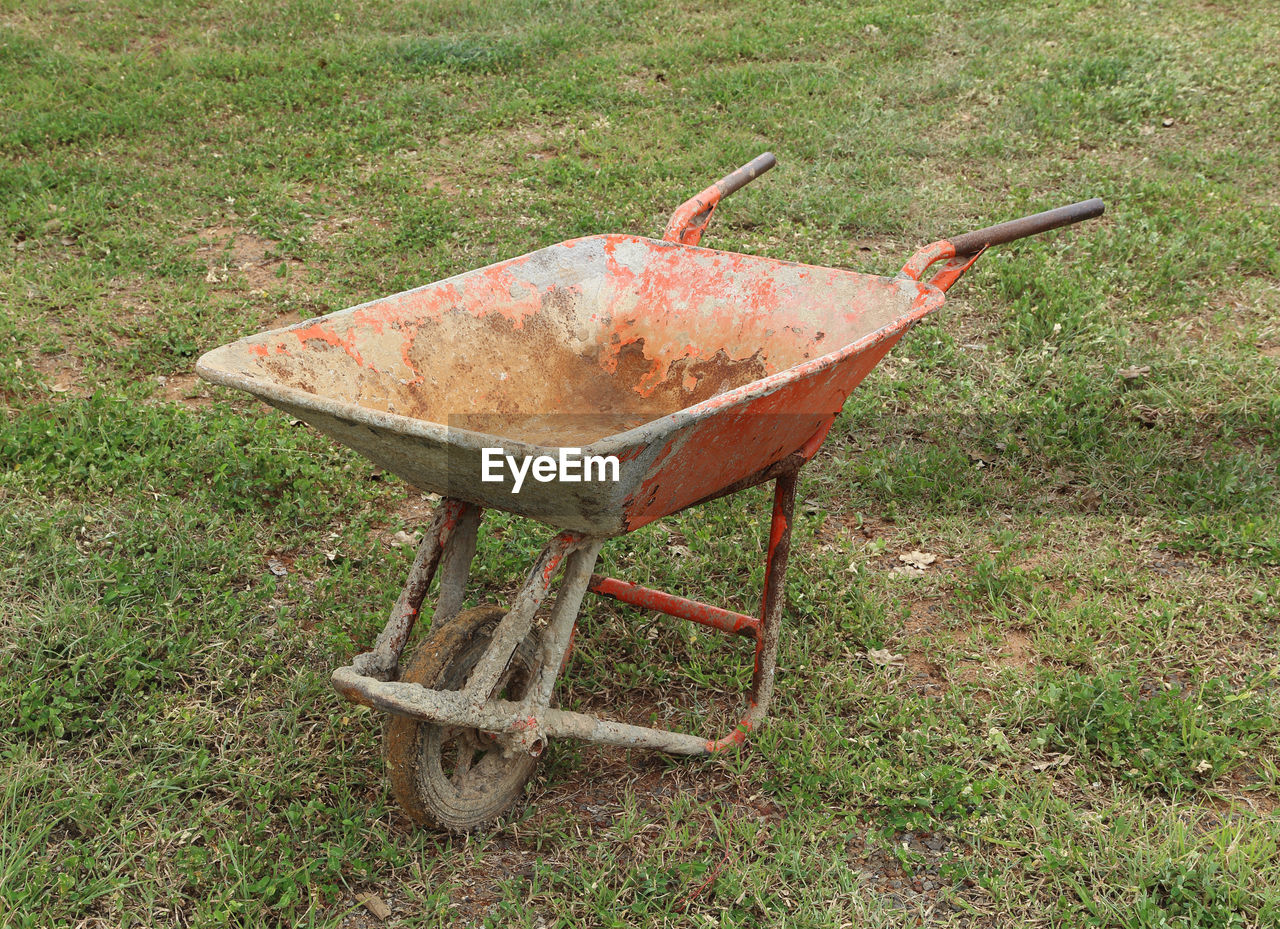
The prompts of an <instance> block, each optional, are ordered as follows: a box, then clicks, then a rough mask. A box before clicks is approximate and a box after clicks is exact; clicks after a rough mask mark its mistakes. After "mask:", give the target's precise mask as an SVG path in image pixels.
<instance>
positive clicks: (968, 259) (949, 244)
mask: <svg viewBox="0 0 1280 929" xmlns="http://www.w3.org/2000/svg"><path fill="white" fill-rule="evenodd" d="M1104 209H1105V207H1104V206H1103V203H1102V201H1101V200H1099V199H1098V198H1097V197H1094V198H1093V199H1092V200H1081V201H1080V202H1079V203H1073V204H1071V205H1070V206H1060V207H1058V208H1057V209H1056V210H1046V211H1045V212H1043V213H1035V214H1033V215H1031V216H1024V217H1022V219H1011V220H1009V222H1007V223H998V224H997V225H994V226H988V227H987V228H986V229H978V230H976V231H974V232H966V233H964V234H963V235H958V236H956V237H955V238H953V239H939V240H938V241H937V242H931V243H930V244H928V245H926V246H925V247H924V248H922V249H920V251H918V252H916V253H915V254H914V255H912V256H911V258H910V260H908V261H907V263H906V264H905V265H903V266H902V270H901V271H899V272H898V276H899V277H907V278H910V279H911V280H913V281H918V280H920V275H922V274H924V272H925V271H926V270H928V269H929V268H930V267H931V266H933V265H935V264H937V263H938V262H939V261H945V262H946V264H944V265H943V266H942V267H941V268H939V269H938V270H937V271H935V272H934V274H933V277H931V278H929V283H930V285H932V286H934V287H936V288H938V289H939V290H943V291H945V290H946V289H947V288H948V287H950V286H951V285H952V284H954V283H955V282H956V281H958V280H959V279H960V276H961V275H962V274H964V272H966V271H968V270H969V268H971V267H972V266H973V263H974V262H975V261H977V260H978V256H979V255H981V254H982V253H983V252H984V251H986V250H987V248H988V247H990V246H992V245H1001V244H1003V243H1005V242H1012V241H1013V240H1014V239H1022V238H1025V237H1027V236H1029V235H1036V234H1037V233H1040V232H1048V231H1049V230H1050V229H1058V228H1060V227H1062V226H1069V225H1071V224H1072V223H1078V222H1082V221H1083V220H1086V219H1093V218H1094V217H1096V216H1101V215H1102V211H1103V210H1104Z"/></svg>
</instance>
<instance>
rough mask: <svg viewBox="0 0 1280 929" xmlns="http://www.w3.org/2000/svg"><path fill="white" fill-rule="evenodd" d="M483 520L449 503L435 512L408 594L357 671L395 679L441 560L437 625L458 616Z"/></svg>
mask: <svg viewBox="0 0 1280 929" xmlns="http://www.w3.org/2000/svg"><path fill="white" fill-rule="evenodd" d="M480 515H481V510H480V507H478V506H475V505H473V504H470V503H465V502H463V501H461V500H451V499H450V500H444V501H443V502H442V503H441V504H440V505H439V506H438V507H437V508H436V512H435V516H434V517H433V518H432V520H431V525H430V526H428V527H427V531H426V532H425V533H424V534H423V537H422V543H421V544H420V545H419V546H418V553H417V555H416V556H415V557H414V559H413V566H412V567H411V568H410V569H409V577H408V579H407V580H406V581H405V585H404V589H403V590H401V591H400V596H399V597H398V598H397V599H396V603H395V606H393V607H392V608H391V616H390V617H389V618H388V619H387V625H386V626H385V627H384V628H383V630H382V632H381V633H380V634H379V635H378V640H377V642H375V643H374V646H373V649H372V650H370V651H368V652H365V653H364V654H363V655H358V656H357V657H356V658H355V660H354V661H352V667H354V668H355V670H356V671H358V672H359V673H361V674H365V675H368V676H370V677H373V678H376V679H378V680H383V681H385V680H394V679H395V677H396V674H397V671H398V667H399V663H400V653H401V652H402V651H404V645H405V643H406V642H407V641H409V635H410V633H412V632H413V626H414V622H415V621H416V620H417V618H418V613H419V611H420V610H421V609H422V601H423V600H424V599H425V598H426V596H427V589H428V588H429V587H430V586H431V580H432V578H433V577H435V574H436V568H437V567H439V566H440V562H441V559H442V558H443V561H444V567H443V571H442V574H441V578H440V591H439V595H438V597H437V603H436V609H435V613H434V619H435V621H436V622H445V621H447V620H448V619H450V618H451V617H452V616H453V615H454V614H456V613H457V612H458V609H459V608H460V607H461V606H462V601H463V598H464V597H465V595H466V586H467V576H468V574H469V573H470V570H471V559H472V558H473V557H474V556H475V552H476V533H477V530H478V529H479V526H480Z"/></svg>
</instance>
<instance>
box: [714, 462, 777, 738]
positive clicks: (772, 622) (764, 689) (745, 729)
mask: <svg viewBox="0 0 1280 929" xmlns="http://www.w3.org/2000/svg"><path fill="white" fill-rule="evenodd" d="M798 475H799V470H798V469H797V470H795V471H788V472H786V473H785V474H783V475H782V476H781V477H779V478H778V479H777V480H776V481H775V482H774V485H773V518H772V519H771V520H770V523H769V554H768V560H767V561H766V563H765V581H764V597H763V601H762V603H761V606H760V627H759V629H758V630H757V632H756V635H755V639H756V662H755V669H754V671H753V672H752V675H751V694H750V696H748V698H747V712H746V714H745V715H744V716H743V717H742V721H741V722H739V723H738V725H737V727H736V728H735V729H734V730H733V731H732V732H730V733H729V734H728V735H727V736H725V737H724V738H721V739H717V740H715V741H714V742H708V743H707V751H709V752H718V751H721V750H722V749H726V748H729V747H731V746H734V745H741V744H742V743H743V742H744V741H745V740H746V738H747V734H748V733H749V732H751V730H753V729H754V728H755V727H756V726H758V725H759V724H760V722H761V721H762V720H763V719H764V718H765V716H766V714H767V713H768V711H769V702H770V701H771V700H772V699H773V682H774V674H775V672H776V671H777V668H778V632H779V629H780V627H781V625H782V608H783V604H784V602H785V601H786V576H787V557H788V556H789V555H790V554H791V517H792V513H793V512H794V510H795V502H796V480H797V477H798Z"/></svg>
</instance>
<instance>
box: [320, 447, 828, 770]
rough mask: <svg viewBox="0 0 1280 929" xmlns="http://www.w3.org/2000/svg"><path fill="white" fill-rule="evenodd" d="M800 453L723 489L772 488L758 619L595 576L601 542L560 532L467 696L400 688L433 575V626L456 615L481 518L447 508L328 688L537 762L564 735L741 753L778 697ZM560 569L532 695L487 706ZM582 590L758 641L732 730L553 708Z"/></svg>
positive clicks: (673, 749) (465, 506) (456, 503)
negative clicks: (714, 733)
mask: <svg viewBox="0 0 1280 929" xmlns="http://www.w3.org/2000/svg"><path fill="white" fill-rule="evenodd" d="M820 442H821V438H820V437H819V438H818V443H819V444H820ZM810 444H813V443H810ZM806 450H807V449H806ZM814 450H815V451H816V445H815V448H814ZM802 455H803V452H801V453H798V454H797V455H795V456H792V457H790V458H788V459H784V462H785V463H786V464H787V465H789V467H787V468H785V469H784V470H779V468H778V466H777V465H775V466H771V467H769V468H765V469H763V470H761V471H759V472H757V473H756V474H755V475H753V477H752V478H749V479H747V480H745V481H741V482H739V483H737V484H735V485H734V486H733V487H732V488H726V492H732V491H735V490H741V489H743V488H745V487H748V486H752V485H754V484H760V483H764V482H765V481H768V480H773V482H774V494H773V513H772V517H771V519H770V525H769V547H768V554H767V556H766V566H765V584H764V592H763V596H762V602H761V607H760V615H759V616H748V615H746V614H745V613H735V612H733V611H732V610H726V609H723V608H722V607H718V606H713V605H712V604H708V603H702V602H699V601H697V600H689V599H686V598H684V597H677V596H674V595H672V594H668V593H665V592H663V591H660V590H653V589H651V588H647V587H641V586H639V585H636V584H631V583H628V582H626V581H621V580H618V579H616V578H611V577H604V576H601V575H598V574H593V573H592V568H593V567H594V566H595V563H596V559H597V558H598V556H599V554H600V548H601V546H602V544H603V541H604V540H603V539H598V538H592V537H589V536H585V535H583V534H581V533H577V532H561V533H559V534H557V535H556V536H554V537H553V538H552V539H551V541H550V542H548V543H547V544H546V546H544V547H543V549H542V552H541V554H539V556H538V558H537V559H536V560H535V562H534V564H533V566H532V568H531V569H530V571H529V574H528V576H527V578H526V580H525V582H524V584H523V585H522V586H521V588H520V590H519V592H518V593H517V594H516V595H515V597H514V598H513V600H512V602H511V606H510V609H509V610H508V612H507V615H506V616H505V617H503V619H502V621H501V622H500V623H499V624H498V628H497V629H496V630H495V632H494V635H493V639H492V641H491V642H490V644H489V648H488V649H487V651H486V652H485V654H484V657H483V658H481V659H480V661H479V663H478V664H477V665H476V667H475V669H474V670H473V671H472V673H471V677H470V678H469V679H468V680H467V683H466V686H465V687H464V688H463V689H462V690H460V691H440V690H431V689H428V688H426V687H422V686H420V685H418V684H411V683H405V682H401V681H397V680H395V677H396V674H397V670H398V667H399V660H400V654H401V652H402V651H403V650H404V646H405V643H406V642H407V641H408V639H409V635H410V633H411V632H412V631H413V626H414V623H415V621H416V620H417V617H418V615H419V614H420V612H421V609H422V603H423V601H424V600H425V598H426V594H427V590H428V588H429V587H430V585H431V581H432V579H433V578H434V577H435V575H436V573H437V569H439V574H440V584H439V589H438V592H437V594H436V611H435V615H434V618H433V621H434V622H435V623H443V622H448V621H449V620H450V619H452V618H453V616H455V615H456V614H457V612H458V609H459V608H460V606H461V604H462V601H463V599H464V597H465V593H466V584H467V578H468V575H469V573H470V565H471V559H472V557H473V556H474V554H475V548H476V536H477V531H478V528H479V524H480V516H481V512H480V508H479V507H477V506H475V505H473V504H470V503H466V502H464V501H461V500H454V499H446V500H444V501H442V502H441V503H440V505H439V506H438V507H437V509H436V513H435V516H434V518H433V519H432V522H431V525H430V527H429V528H428V529H427V531H426V533H425V535H424V537H423V539H422V543H421V545H420V546H419V548H418V553H417V556H416V557H415V558H414V561H413V566H412V567H411V568H410V569H409V577H408V579H407V580H406V582H405V586H404V590H403V591H401V593H400V597H399V598H398V599H397V600H396V604H395V606H394V607H393V608H392V610H391V615H390V617H389V618H388V620H387V625H386V628H384V629H383V630H382V633H381V634H380V635H379V636H378V639H377V642H376V643H375V645H374V647H373V648H372V649H371V650H370V651H367V652H364V653H363V654H361V655H358V656H356V658H355V659H353V660H352V662H351V664H350V665H349V666H347V667H343V668H339V669H337V670H336V671H334V672H333V685H334V687H335V688H336V689H337V691H338V692H339V693H341V694H342V695H343V696H344V697H346V698H347V699H349V700H352V701H354V702H356V703H361V704H364V705H365V706H370V707H374V708H376V709H379V710H384V711H386V712H389V713H397V714H401V715H404V716H409V717H412V718H414V719H419V720H423V721H426V722H434V723H439V724H442V725H453V726H469V727H474V728H477V729H482V730H484V731H486V732H492V733H495V734H496V735H497V736H498V738H499V739H500V740H501V741H502V742H503V743H504V745H505V746H506V748H507V749H508V750H509V751H523V752H528V753H530V754H532V755H538V754H541V752H542V750H543V749H544V748H545V747H546V743H547V739H548V738H550V737H565V736H571V737H574V738H580V739H586V740H587V741H591V742H601V743H604V744H607V745H620V746H624V747H628V748H631V747H641V748H652V749H657V750H660V751H665V752H670V753H672V754H677V755H703V754H711V753H714V752H718V751H722V750H724V749H726V748H729V747H732V746H735V745H741V744H742V743H743V742H744V741H745V740H746V737H747V735H748V733H750V732H751V731H752V730H753V729H755V728H756V727H757V726H758V725H759V724H760V723H761V721H762V720H763V719H764V718H765V714H766V713H767V712H768V709H769V702H770V700H771V699H772V697H773V686H774V674H775V671H776V669H777V657H778V632H779V629H780V627H781V624H782V609H783V602H784V600H785V596H784V582H785V578H786V572H787V558H788V555H789V553H790V551H791V523H792V514H793V511H794V506H795V494H796V480H797V475H798V472H799V468H800V466H801V465H802V464H803V463H804V461H805V460H807V456H805V457H802ZM779 464H782V462H780V463H779ZM722 495H723V494H717V495H716V496H722ZM561 568H563V578H562V579H561V581H560V585H559V589H558V591H557V593H556V597H555V601H554V603H553V605H552V608H551V614H550V618H549V619H548V622H547V625H546V627H545V628H544V629H543V631H542V633H541V636H540V641H539V644H538V649H539V658H540V662H539V671H538V676H537V678H536V679H535V681H534V683H533V686H531V687H530V688H529V690H528V693H527V694H526V695H525V697H524V698H523V699H522V700H520V701H519V702H513V701H509V700H498V699H490V698H489V697H490V694H491V693H492V692H493V690H494V687H495V685H496V684H497V682H498V680H499V679H500V678H501V676H502V672H503V671H504V670H505V669H506V666H507V663H508V662H509V661H510V660H511V657H512V655H514V654H515V650H516V648H517V647H518V646H519V644H520V643H521V642H522V641H523V640H524V639H525V637H526V636H528V635H529V633H530V631H531V630H532V628H533V620H534V616H535V614H536V613H537V611H538V607H539V606H541V605H542V603H543V602H544V601H545V600H546V598H547V596H548V595H549V594H550V591H551V586H552V583H553V581H554V580H555V577H556V575H557V574H558V573H559V572H560V570H561ZM588 590H590V591H591V592H593V593H596V594H599V595H601V596H605V597H610V598H612V599H615V600H619V601H621V602H623V603H628V604H631V605H632V606H638V607H642V608H644V609H649V610H656V611H658V612H661V613H666V614H667V615H668V616H675V617H678V618H680V619H687V620H689V621H690V622H695V623H698V624H700V625H703V626H706V627H708V628H710V629H715V630H717V631H719V632H723V633H726V634H728V635H741V636H749V637H751V638H753V639H754V640H755V664H754V669H753V672H752V676H751V690H750V692H749V693H748V695H747V707H746V711H745V712H744V714H743V716H742V718H741V721H740V722H739V723H738V725H737V726H735V727H734V728H733V730H731V731H730V732H729V733H728V734H726V735H724V736H723V737H721V738H718V739H705V738H702V737H700V736H695V735H690V734H687V733H681V732H671V731H669V730H665V729H655V728H651V727H648V726H632V725H628V724H626V723H619V722H614V721H612V720H604V719H599V718H597V717H595V716H591V715H588V714H586V713H574V712H569V711H567V710H558V709H553V708H552V707H551V695H552V691H553V690H554V688H555V682H556V678H557V677H558V676H559V674H560V673H561V672H562V671H563V670H564V668H565V666H566V665H567V663H568V661H567V659H568V656H569V652H570V649H571V647H572V642H573V634H574V630H575V629H576V626H577V617H578V611H579V609H580V608H581V605H582V600H583V597H584V596H585V595H586V593H587V591H588Z"/></svg>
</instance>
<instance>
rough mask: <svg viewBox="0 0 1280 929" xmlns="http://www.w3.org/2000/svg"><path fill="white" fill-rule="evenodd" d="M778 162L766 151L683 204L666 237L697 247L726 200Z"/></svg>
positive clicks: (670, 223) (672, 219) (670, 240)
mask: <svg viewBox="0 0 1280 929" xmlns="http://www.w3.org/2000/svg"><path fill="white" fill-rule="evenodd" d="M777 163H778V159H777V158H775V157H774V156H773V152H764V153H762V154H760V155H757V156H756V157H755V158H752V159H751V160H750V161H749V162H747V163H746V164H744V165H743V166H742V167H741V168H739V169H738V170H737V171H734V172H733V173H731V174H726V175H725V176H724V177H722V178H720V180H718V181H716V182H715V183H714V184H712V185H711V186H710V187H708V188H707V189H706V190H704V191H703V192H702V193H700V194H698V195H697V196H696V197H691V198H690V199H688V200H686V201H685V202H684V203H682V204H681V205H680V208H679V209H677V210H676V211H675V212H674V213H672V214H671V219H670V221H669V222H668V223H667V231H666V232H664V233H663V235H662V237H663V238H664V239H666V240H667V241H668V242H679V243H681V244H683V245H697V244H698V242H699V240H700V239H701V238H702V233H703V231H705V230H706V228H707V223H709V222H711V213H712V211H714V210H715V208H716V204H718V203H719V202H720V201H721V200H722V199H723V198H724V197H727V196H729V194H731V193H733V192H734V191H736V190H741V189H742V188H743V187H745V186H747V185H748V184H750V183H751V182H752V181H754V180H755V179H756V178H758V177H759V176H760V175H762V174H764V173H765V172H766V171H768V170H770V169H772V168H773V167H774V165H776V164H777Z"/></svg>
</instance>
